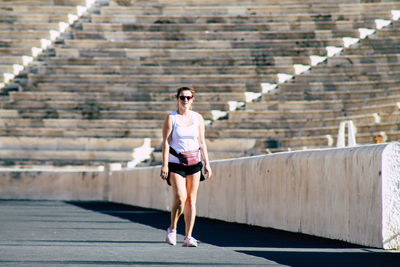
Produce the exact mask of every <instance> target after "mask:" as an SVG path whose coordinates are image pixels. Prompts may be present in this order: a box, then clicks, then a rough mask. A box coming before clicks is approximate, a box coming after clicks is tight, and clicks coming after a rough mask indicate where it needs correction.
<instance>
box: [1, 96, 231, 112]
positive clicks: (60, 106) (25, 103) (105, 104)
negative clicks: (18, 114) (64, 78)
mask: <svg viewBox="0 0 400 267" xmlns="http://www.w3.org/2000/svg"><path fill="white" fill-rule="evenodd" d="M176 105H177V103H176V101H161V102H156V101H152V102H148V101H99V102H97V101H87V100H85V99H82V100H80V101H78V100H72V101H68V100H64V101H62V100H60V101H55V100H46V101H40V100H19V101H13V102H8V103H3V105H2V106H3V108H10V109H20V110H21V109H26V110H28V109H33V110H35V109H42V110H44V111H46V110H48V111H54V110H56V111H60V110H72V111H74V110H75V111H80V112H82V113H85V112H94V113H97V112H100V111H103V110H104V111H109V110H116V111H146V110H154V111H162V110H174V109H176ZM193 106H194V107H195V109H196V110H199V111H200V110H202V111H205V110H225V111H229V109H230V107H229V105H228V103H226V102H215V101H214V102H210V101H207V102H198V101H196V102H195V103H193Z"/></svg>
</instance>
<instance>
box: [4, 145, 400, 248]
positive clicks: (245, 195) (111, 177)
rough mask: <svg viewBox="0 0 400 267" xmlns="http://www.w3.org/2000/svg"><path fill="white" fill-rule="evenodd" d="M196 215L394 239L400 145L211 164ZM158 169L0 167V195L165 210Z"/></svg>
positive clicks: (399, 217)
mask: <svg viewBox="0 0 400 267" xmlns="http://www.w3.org/2000/svg"><path fill="white" fill-rule="evenodd" d="M212 168H213V172H214V176H213V178H212V179H211V180H208V181H205V182H202V183H201V186H200V190H199V197H198V205H197V210H198V215H199V216H203V217H209V218H216V219H221V220H225V221H230V222H240V223H247V224H252V225H259V226H264V227H272V228H276V229H282V230H288V231H293V232H301V233H306V234H311V235H316V236H321V237H327V238H333V239H339V240H344V241H348V242H352V243H356V244H360V245H367V246H373V247H379V248H386V249H393V248H399V244H400V237H399V234H400V194H399V191H400V143H390V144H381V145H370V146H359V147H352V148H340V149H324V150H310V151H301V152H290V153H277V154H272V155H265V156H257V157H249V158H239V159H233V160H222V161H214V162H212ZM159 173H160V167H149V168H136V169H134V170H125V171H116V172H113V173H111V174H107V173H104V172H92V173H80V172H70V173H57V172H0V198H3V199H4V198H17V199H18V198H25V199H27V198H28V199H29V198H30V199H63V200H109V201H114V202H120V203H126V204H132V205H137V206H142V207H149V208H155V209H160V210H169V208H170V205H171V188H170V187H169V186H167V184H166V182H165V181H162V180H161V179H160V177H159Z"/></svg>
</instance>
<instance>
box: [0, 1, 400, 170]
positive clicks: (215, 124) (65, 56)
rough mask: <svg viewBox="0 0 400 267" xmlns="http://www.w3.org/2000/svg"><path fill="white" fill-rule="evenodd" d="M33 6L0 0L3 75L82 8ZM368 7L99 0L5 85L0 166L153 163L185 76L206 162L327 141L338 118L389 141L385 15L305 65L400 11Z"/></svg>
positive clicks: (391, 86)
mask: <svg viewBox="0 0 400 267" xmlns="http://www.w3.org/2000/svg"><path fill="white" fill-rule="evenodd" d="M34 2H35V1H18V3H17V4H13V5H10V4H8V3H6V1H3V2H1V1H0V3H1V4H0V10H5V9H6V7H10V8H12V10H13V11H12V12H11V13H10V12H9V13H10V14H7V15H10V16H6V14H4V18H3V16H1V18H2V21H4V23H0V25H1V26H0V42H1V43H4V44H5V46H6V45H7V46H9V48H10V49H8V50H7V49H5V50H4V55H5V56H4V60H3V59H2V60H1V61H0V65H1V66H0V70H3V72H7V71H10V65H11V66H12V65H13V64H17V63H15V62H18V60H21V55H25V54H26V53H29V51H30V50H31V48H30V47H32V46H37V45H38V42H40V39H41V38H44V37H43V36H46V30H47V34H48V29H51V28H52V27H54V26H55V25H56V24H57V22H58V21H62V20H63V19H65V17H62V16H65V13H66V12H72V11H73V10H74V9H75V8H76V7H75V6H74V5H79V4H83V3H82V1H77V0H75V1H72V0H71V1H54V2H53V1H51V0H48V1H46V4H44V5H43V6H41V7H40V8H39V7H37V8H34V9H29V4H24V3H31V4H32V3H34ZM36 2H37V1H36ZM58 2H62V4H63V5H60V4H57V3H58ZM360 2H361V3H360ZM365 2H367V3H363V2H362V1H336V2H335V3H321V2H320V1H313V0H307V1H299V0H297V1H296V0H282V1H274V0H269V1H261V0H242V1H233V0H229V1H224V2H223V3H222V2H220V1H215V0H201V1H190V0H185V1H179V2H178V1H163V0H149V1H139V0H137V1H135V0H109V1H101V2H100V1H98V2H97V3H95V5H94V6H93V7H92V8H91V9H90V10H89V12H88V13H85V14H83V15H81V17H80V18H79V20H76V21H75V22H74V23H73V24H71V25H70V29H69V30H68V31H65V32H63V34H62V36H60V37H58V38H57V39H55V40H54V41H53V43H52V44H51V45H50V46H48V47H47V48H46V49H45V50H43V52H42V53H41V54H40V55H39V56H37V58H36V59H35V60H34V61H33V62H32V63H30V65H29V66H28V67H26V69H25V70H24V71H22V72H21V73H20V74H18V75H17V76H16V77H15V78H14V79H12V80H10V81H9V82H8V83H7V84H6V85H5V86H4V88H3V90H2V92H3V94H2V95H3V98H2V102H1V110H0V144H1V146H0V147H1V149H0V154H1V159H2V160H1V161H2V163H3V165H12V164H52V165H67V164H75V165H76V164H83V165H87V164H92V165H93V164H94V165H96V164H99V165H102V164H104V162H109V163H112V162H120V163H123V164H124V165H125V164H127V163H129V162H131V163H132V162H133V163H132V164H131V165H130V166H134V165H136V164H138V163H139V162H140V161H143V160H144V161H145V162H142V163H141V164H158V163H160V159H161V150H160V145H161V125H162V122H163V119H164V118H165V116H166V114H167V113H168V112H169V111H172V110H173V109H175V108H176V102H175V99H174V92H175V90H176V88H177V87H179V86H182V85H188V86H193V87H195V89H196V90H197V93H196V102H195V105H194V110H196V111H198V112H200V113H201V114H202V115H203V116H204V118H205V120H206V123H207V132H206V133H207V142H208V147H209V150H210V158H211V159H218V158H228V157H238V156H246V155H254V154H261V153H269V152H274V151H286V150H288V149H289V150H296V149H303V148H318V147H332V146H334V145H335V143H336V142H335V141H336V135H337V132H338V127H339V123H340V122H341V121H343V120H349V119H351V120H353V121H354V123H355V124H356V126H357V130H358V133H357V142H358V143H360V144H367V143H371V142H372V137H373V135H376V134H383V135H384V136H385V138H386V140H388V141H391V140H397V139H398V138H399V137H400V130H399V129H398V126H397V125H398V123H399V120H400V116H399V111H398V109H399V105H398V104H397V103H398V102H399V100H400V89H399V85H398V76H399V75H398V74H397V73H398V71H399V66H400V63H399V60H398V58H399V55H400V54H398V52H397V50H398V48H397V47H398V45H397V44H398V42H397V38H396V37H394V36H396V30H397V29H400V28H398V23H397V22H396V21H394V22H393V23H392V24H391V25H390V26H388V27H386V28H383V29H380V30H377V31H376V34H375V35H370V36H369V37H368V38H366V39H361V40H360V41H359V43H356V44H354V45H352V46H349V47H347V48H343V49H342V52H341V54H336V55H334V56H330V57H328V58H327V59H324V60H321V62H322V63H321V62H319V63H317V64H316V63H315V62H313V61H314V59H320V58H324V57H326V56H327V53H329V52H327V47H333V48H337V47H341V46H343V44H344V39H343V38H344V37H347V38H352V40H353V39H355V38H359V37H360V29H362V28H374V27H375V26H376V21H375V20H376V19H385V20H391V19H392V18H393V14H392V10H398V9H400V1H380V2H374V3H368V2H370V1H365ZM56 7H57V8H60V9H59V10H60V12H58V11H55V10H58V9H57V8H56ZM69 8H71V10H72V11H71V10H69ZM64 9H65V10H64ZM67 9H68V10H67ZM28 10H30V12H29V13H30V14H29V16H23V15H24V14H25V13H27V11H28ZM53 11H54V12H53ZM24 12H25V13H24ZM33 14H34V15H33ZM8 18H10V19H9V20H7V19H8ZM11 18H12V21H11ZM30 24H32V25H31V27H29V25H30ZM46 27H47V28H46ZM25 28H26V29H27V32H25V31H24V29H25ZM19 31H23V33H22V34H17V33H18V32H19ZM42 31H43V35H41V34H42ZM25 34H26V35H25ZM21 36H23V37H24V38H21ZM29 36H31V37H29ZM399 36H400V35H399ZM399 40H400V39H399ZM1 51H2V50H1V49H0V53H1ZM7 51H8V52H7ZM14 54H16V56H15V57H14V56H13V55H14ZM13 58H14V59H13ZM13 60H14V61H13ZM299 67H300V68H301V67H303V68H306V71H305V72H303V73H299V71H298V68H299Z"/></svg>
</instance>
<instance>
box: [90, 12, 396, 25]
mask: <svg viewBox="0 0 400 267" xmlns="http://www.w3.org/2000/svg"><path fill="white" fill-rule="evenodd" d="M376 18H381V19H391V18H392V14H391V10H390V9H388V10H385V9H382V10H379V11H373V12H368V11H364V12H362V13H360V12H349V11H346V12H344V11H343V12H316V13H310V12H306V13H300V12H299V13H296V14H285V15H281V14H268V15H256V14H251V15H244V14H242V15H240V16H237V15H235V14H232V15H227V14H220V15H211V14H199V15H192V14H190V13H188V14H179V15H178V14H170V15H152V14H146V15H132V14H118V16H114V15H112V14H110V15H105V14H101V15H97V14H93V15H92V21H93V22H94V23H138V22H140V23H154V24H177V23H192V24H198V23H278V22H282V23H290V24H292V23H302V22H306V23H308V22H316V23H318V22H339V21H359V22H364V21H369V20H375V19H376ZM294 25H296V24H294Z"/></svg>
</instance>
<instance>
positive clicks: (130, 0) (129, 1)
mask: <svg viewBox="0 0 400 267" xmlns="http://www.w3.org/2000/svg"><path fill="white" fill-rule="evenodd" d="M266 2H267V3H268V5H295V4H296V5H300V4H313V5H318V4H321V2H320V1H316V0H304V1H300V0H283V1H280V0H268V1H265V0H240V1H237V0H228V1H224V2H223V3H221V1H217V0H200V1H195V0H184V1H177V0H171V1H166V0H150V1H141V0H125V1H123V2H121V1H120V0H110V1H109V4H110V6H153V5H157V6H160V5H161V6H162V5H165V4H168V5H170V6H204V5H205V6H210V5H213V6H224V5H236V6H241V5H254V4H266ZM360 2H363V1H355V0H346V1H345V0H338V1H335V3H337V4H339V3H360ZM380 2H389V1H380Z"/></svg>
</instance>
